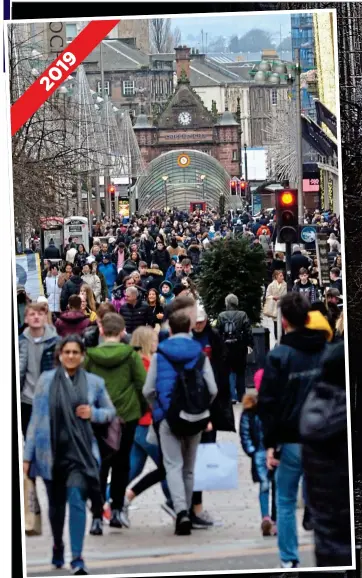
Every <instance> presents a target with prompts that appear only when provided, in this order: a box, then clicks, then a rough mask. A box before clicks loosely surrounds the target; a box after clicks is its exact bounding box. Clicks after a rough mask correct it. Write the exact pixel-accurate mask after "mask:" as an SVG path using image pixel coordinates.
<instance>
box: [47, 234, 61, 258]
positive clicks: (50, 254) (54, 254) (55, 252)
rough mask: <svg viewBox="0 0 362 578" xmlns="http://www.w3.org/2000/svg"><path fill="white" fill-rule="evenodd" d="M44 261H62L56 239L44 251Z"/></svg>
mask: <svg viewBox="0 0 362 578" xmlns="http://www.w3.org/2000/svg"><path fill="white" fill-rule="evenodd" d="M44 259H61V254H60V251H59V249H58V247H56V246H55V243H54V239H50V241H49V245H48V247H47V248H46V249H45V251H44Z"/></svg>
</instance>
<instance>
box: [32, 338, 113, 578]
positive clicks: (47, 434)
mask: <svg viewBox="0 0 362 578" xmlns="http://www.w3.org/2000/svg"><path fill="white" fill-rule="evenodd" d="M84 352H85V348H84V345H83V343H82V340H81V338H80V337H79V336H78V335H69V336H67V337H66V338H65V339H63V340H62V341H61V343H60V345H59V349H58V364H59V365H58V367H57V368H56V369H53V370H51V371H45V372H44V373H42V374H41V376H40V378H39V380H38V383H37V385H36V389H35V395H34V401H33V411H32V415H31V420H30V424H29V427H28V431H27V436H26V441H25V449H24V464H23V468H24V473H25V475H28V474H29V472H30V470H31V477H35V476H40V477H42V478H43V480H44V482H45V486H46V489H47V494H48V501H49V520H50V526H51V529H52V534H53V540H54V545H53V556H52V564H53V565H54V566H55V567H56V568H58V569H59V568H62V567H63V566H64V544H63V529H64V519H65V506H66V502H68V504H69V530H70V543H71V550H72V562H71V568H72V571H73V574H74V575H77V576H79V575H86V574H88V572H87V571H86V569H85V565H84V560H83V558H82V550H83V541H84V533H85V525H86V502H87V499H88V498H90V499H91V500H92V501H93V502H95V501H96V500H98V501H100V499H101V498H100V496H101V493H100V480H99V459H100V458H99V449H98V445H97V442H96V440H95V437H94V435H93V430H92V425H91V422H93V423H108V422H111V420H112V419H113V417H114V416H115V415H116V410H115V408H114V406H113V404H112V402H111V400H110V398H109V396H108V393H107V390H106V388H105V383H104V380H103V379H102V378H100V377H97V376H96V375H93V374H91V373H87V372H86V371H85V370H84V369H83V368H82V367H81V366H82V363H83V360H84Z"/></svg>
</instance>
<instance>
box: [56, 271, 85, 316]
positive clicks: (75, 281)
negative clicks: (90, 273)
mask: <svg viewBox="0 0 362 578" xmlns="http://www.w3.org/2000/svg"><path fill="white" fill-rule="evenodd" d="M83 282H84V281H83V279H82V278H81V277H79V276H78V275H72V276H71V278H70V279H69V281H67V282H66V283H65V284H64V285H63V288H62V292H61V295H60V309H61V311H65V310H66V308H67V305H68V301H69V297H71V295H79V293H80V288H81V286H82V285H83Z"/></svg>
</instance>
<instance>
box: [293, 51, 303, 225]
mask: <svg viewBox="0 0 362 578" xmlns="http://www.w3.org/2000/svg"><path fill="white" fill-rule="evenodd" d="M295 61H296V64H295V92H296V95H295V96H296V99H295V103H296V115H297V119H296V122H297V174H298V182H297V186H298V220H299V224H300V225H303V223H304V199H303V147H302V116H301V114H302V110H301V108H302V107H301V95H300V72H301V69H300V48H296V49H295Z"/></svg>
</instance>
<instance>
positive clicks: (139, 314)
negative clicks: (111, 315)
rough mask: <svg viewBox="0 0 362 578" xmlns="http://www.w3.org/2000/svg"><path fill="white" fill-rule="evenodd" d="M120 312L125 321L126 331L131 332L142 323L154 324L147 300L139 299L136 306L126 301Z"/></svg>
mask: <svg viewBox="0 0 362 578" xmlns="http://www.w3.org/2000/svg"><path fill="white" fill-rule="evenodd" d="M119 313H120V315H122V317H123V319H124V321H125V324H126V331H127V333H129V334H131V333H133V332H134V330H135V329H137V327H141V325H152V321H153V318H152V315H151V313H150V311H149V307H148V305H147V303H146V302H145V301H140V300H138V301H137V303H136V305H135V306H134V307H133V306H132V305H130V304H129V303H125V304H124V305H122V307H121V308H120V310H119Z"/></svg>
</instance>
